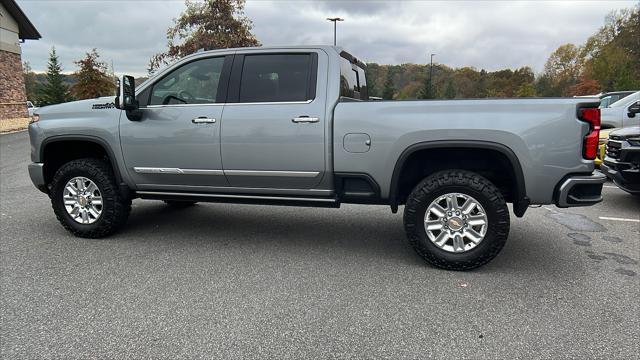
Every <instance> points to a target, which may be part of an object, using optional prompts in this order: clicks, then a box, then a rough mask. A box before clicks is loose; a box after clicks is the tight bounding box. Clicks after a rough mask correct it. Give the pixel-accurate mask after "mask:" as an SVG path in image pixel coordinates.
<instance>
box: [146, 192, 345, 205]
mask: <svg viewBox="0 0 640 360" xmlns="http://www.w3.org/2000/svg"><path fill="white" fill-rule="evenodd" d="M136 195H138V196H139V197H140V198H142V199H153V200H176V201H180V200H183V201H202V202H217V203H232V204H252V205H280V206H302V207H329V208H339V207H340V202H338V200H337V199H335V198H310V197H294V196H263V195H237V194H207V193H185V192H164V191H136Z"/></svg>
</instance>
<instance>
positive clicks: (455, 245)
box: [424, 193, 489, 253]
mask: <svg viewBox="0 0 640 360" xmlns="http://www.w3.org/2000/svg"><path fill="white" fill-rule="evenodd" d="M488 225H489V220H488V219H487V213H486V212H485V211H484V209H483V208H482V205H480V203H479V202H478V201H477V200H476V199H474V198H473V197H471V196H469V195H466V194H461V193H449V194H444V195H442V196H440V197H438V198H436V199H435V200H433V201H432V202H431V204H429V206H428V207H427V211H426V213H425V214H424V229H425V231H426V232H427V236H428V237H429V240H431V242H433V243H434V244H435V245H436V246H437V247H439V248H441V249H442V250H444V251H448V252H452V253H461V252H465V251H469V250H471V249H473V248H475V247H476V246H478V244H479V243H480V242H481V241H482V240H483V239H484V236H485V235H486V234H487V227H488Z"/></svg>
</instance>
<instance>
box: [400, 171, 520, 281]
mask: <svg viewBox="0 0 640 360" xmlns="http://www.w3.org/2000/svg"><path fill="white" fill-rule="evenodd" d="M453 192H457V193H463V194H467V195H469V196H472V197H473V198H475V199H476V200H477V201H478V202H479V203H480V204H481V205H482V207H483V208H484V209H485V212H486V214H487V218H488V228H487V232H486V235H485V237H484V239H483V240H482V241H481V242H480V243H479V244H478V245H477V246H476V247H475V248H473V249H471V250H468V251H465V252H461V253H452V252H448V251H445V250H443V249H440V248H439V247H438V246H436V245H435V244H434V243H433V242H431V240H429V238H428V236H427V233H426V230H425V228H424V216H425V212H426V210H427V207H428V206H429V204H430V203H431V202H432V201H433V200H434V199H436V198H437V197H439V196H441V195H444V194H446V193H453ZM404 227H405V231H406V233H407V237H408V239H409V243H410V244H411V245H412V246H413V248H414V249H415V251H416V252H417V253H418V254H419V255H420V256H421V257H422V258H423V259H425V260H426V261H427V262H428V263H429V264H431V265H433V266H436V267H439V268H442V269H447V270H471V269H475V268H478V267H480V266H482V265H484V264H486V263H488V262H489V261H491V260H492V259H493V258H495V257H496V256H497V255H498V253H499V252H500V250H502V247H503V246H504V244H505V242H506V241H507V237H508V236H509V209H508V208H507V204H506V202H505V200H504V197H503V196H502V193H501V192H500V190H499V189H498V188H497V187H496V186H495V185H494V184H493V183H491V182H490V181H489V180H487V179H486V178H484V177H482V176H480V175H479V174H476V173H474V172H471V171H466V170H445V171H440V172H437V173H435V174H433V175H431V176H429V177H427V178H425V179H424V180H422V181H421V182H420V183H419V184H418V185H417V186H416V187H415V188H414V189H413V191H412V192H411V194H410V195H409V197H408V198H407V201H406V204H405V208H404Z"/></svg>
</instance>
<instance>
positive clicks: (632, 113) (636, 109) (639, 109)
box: [627, 101, 640, 118]
mask: <svg viewBox="0 0 640 360" xmlns="http://www.w3.org/2000/svg"><path fill="white" fill-rule="evenodd" d="M637 113H640V101H636V103H635V104H632V105H631V106H629V108H628V109H627V115H629V117H630V118H632V117H636V114H637Z"/></svg>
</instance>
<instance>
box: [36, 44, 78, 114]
mask: <svg viewBox="0 0 640 360" xmlns="http://www.w3.org/2000/svg"><path fill="white" fill-rule="evenodd" d="M70 100H71V97H70V96H69V87H68V86H67V85H66V84H64V82H63V79H62V66H61V65H60V61H59V60H58V55H56V48H55V47H52V48H51V52H50V53H49V63H48V64H47V80H46V82H45V83H44V85H43V86H42V90H41V97H40V103H41V104H40V105H42V106H44V105H53V104H60V103H63V102H67V101H70Z"/></svg>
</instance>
